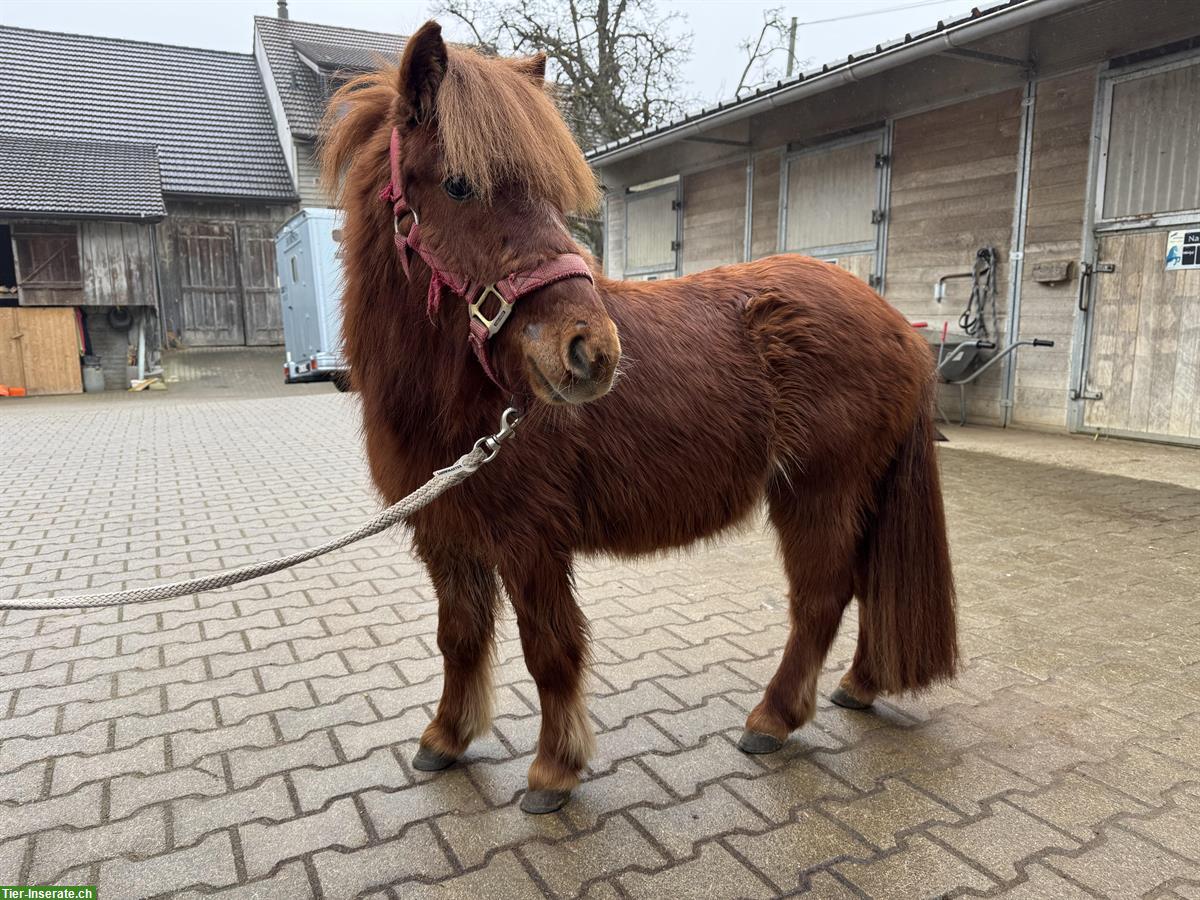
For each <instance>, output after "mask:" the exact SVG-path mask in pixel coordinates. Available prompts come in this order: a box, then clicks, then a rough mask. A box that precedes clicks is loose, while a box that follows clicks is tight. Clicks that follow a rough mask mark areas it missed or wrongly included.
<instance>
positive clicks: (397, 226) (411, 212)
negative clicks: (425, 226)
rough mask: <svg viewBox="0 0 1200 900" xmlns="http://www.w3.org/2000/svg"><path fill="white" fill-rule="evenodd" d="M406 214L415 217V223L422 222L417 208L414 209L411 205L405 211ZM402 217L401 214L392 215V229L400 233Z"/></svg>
mask: <svg viewBox="0 0 1200 900" xmlns="http://www.w3.org/2000/svg"><path fill="white" fill-rule="evenodd" d="M404 214H405V215H406V216H412V217H413V224H414V225H420V224H421V217H420V216H418V215H417V211H416V210H415V209H413V208H412V207H411V206H410V207H409V208H408V209H406V210H405V211H404ZM400 218H401V217H400V216H392V231H394V232H395V233H396V234H399V233H400Z"/></svg>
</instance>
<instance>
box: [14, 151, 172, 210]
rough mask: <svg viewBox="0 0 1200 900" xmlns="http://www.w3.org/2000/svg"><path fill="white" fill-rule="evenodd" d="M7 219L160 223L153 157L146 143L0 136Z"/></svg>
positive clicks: (158, 185) (159, 191)
mask: <svg viewBox="0 0 1200 900" xmlns="http://www.w3.org/2000/svg"><path fill="white" fill-rule="evenodd" d="M31 172H36V173H37V177H36V178H30V173H31ZM9 214H16V215H22V214H23V215H35V216H45V215H63V216H68V217H81V218H82V217H88V218H93V217H94V218H106V219H107V218H115V219H126V218H128V219H161V218H162V217H163V216H165V215H166V214H167V210H166V207H165V206H164V204H163V196H162V181H161V179H160V178H159V170H158V155H157V153H156V152H155V149H154V147H153V146H152V145H150V144H118V143H111V142H101V141H78V140H55V139H52V138H50V139H48V138H35V137H30V136H28V135H14V134H0V215H9Z"/></svg>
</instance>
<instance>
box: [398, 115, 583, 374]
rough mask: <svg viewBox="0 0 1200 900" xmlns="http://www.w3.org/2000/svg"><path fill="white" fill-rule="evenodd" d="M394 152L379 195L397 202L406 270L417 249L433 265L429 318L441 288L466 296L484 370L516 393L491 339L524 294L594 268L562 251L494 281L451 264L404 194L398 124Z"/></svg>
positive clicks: (474, 346) (427, 308)
mask: <svg viewBox="0 0 1200 900" xmlns="http://www.w3.org/2000/svg"><path fill="white" fill-rule="evenodd" d="M389 156H390V160H391V179H390V181H389V182H388V183H387V184H386V185H384V187H383V189H382V190H381V191H380V192H379V199H380V200H381V201H382V202H386V203H391V204H392V214H393V216H394V218H393V220H392V221H393V226H394V228H395V241H396V250H397V251H398V252H399V254H400V267H401V268H402V269H403V270H404V276H405V277H406V278H408V279H409V280H410V281H411V280H412V272H411V265H412V254H413V253H416V254H417V255H418V256H420V257H421V259H422V260H423V261H424V263H425V265H426V266H428V267H429V272H430V275H429V292H428V294H427V295H426V298H425V314H426V315H427V316H429V320H430V321H433V319H434V316H436V315H437V311H438V308H439V307H440V305H441V302H442V294H443V292H444V291H445V290H446V289H449V290H450V292H451V293H453V294H457V295H458V296H459V297H462V298H463V299H464V300H466V302H467V310H468V315H469V318H470V331H469V333H468V335H467V339H468V341H469V343H470V345H471V349H472V351H474V353H475V358H476V359H477V360H479V365H480V366H481V367H482V368H483V371H484V373H485V374H486V375H487V377H488V378H489V379H491V381H492V383H493V384H494V385H496V387H498V388H500V390H501V391H504V392H505V393H509V394H510V393H512V392H511V391H509V389H508V388H507V387H505V385H504V384H503V383H502V382H501V381H500V378H499V376H497V374H496V370H495V368H494V367H493V365H492V361H491V353H490V352H489V344H488V341H490V340H491V339H492V338H493V337H495V336H496V334H497V332H499V331H500V328H501V326H503V325H504V323H505V321H507V319H508V317H509V315H510V314H511V313H512V308H513V306H514V305H515V304H516V302H517V301H518V300H520V299H521V298H522V297H524V296H526V295H528V294H532V293H533V292H534V291H538V290H541V289H542V288H544V287H546V286H547V285H551V284H554V283H556V282H559V281H565V280H566V279H568V278H586V279H587V280H588V281H589V282H590V281H592V270H591V269H590V268H589V267H588V264H587V263H586V262H585V261H584V259H583V257H581V256H580V255H579V254H577V253H563V254H560V255H558V256H554V257H551V258H550V259H548V260H546V261H544V262H542V263H539V264H538V265H536V266H534V267H533V268H532V269H524V270H522V271H519V272H513V273H511V274H509V275H508V276H507V277H505V278H501V279H500V280H499V281H496V282H493V283H492V284H484V283H482V282H476V281H473V280H472V279H469V278H466V277H464V276H463V275H461V274H459V273H457V272H454V271H452V270H450V269H449V268H447V266H446V265H445V264H444V263H443V262H442V261H441V259H439V258H438V256H437V254H435V253H434V252H433V251H432V250H430V249H429V248H428V247H426V246H425V243H424V241H423V240H422V239H421V220H420V217H419V216H418V215H417V211H416V210H415V209H413V208H412V206H410V205H409V203H408V201H407V200H406V199H405V197H404V182H403V179H402V177H401V174H400V132H399V130H398V129H395V128H393V129H392V139H391V148H390V153H389ZM405 216H411V217H412V224H411V225H410V226H409V229H408V233H407V234H406V233H404V232H402V231H401V230H400V220H401V219H403V218H404V217H405ZM489 308H490V309H491V311H490V312H489V311H488V310H489Z"/></svg>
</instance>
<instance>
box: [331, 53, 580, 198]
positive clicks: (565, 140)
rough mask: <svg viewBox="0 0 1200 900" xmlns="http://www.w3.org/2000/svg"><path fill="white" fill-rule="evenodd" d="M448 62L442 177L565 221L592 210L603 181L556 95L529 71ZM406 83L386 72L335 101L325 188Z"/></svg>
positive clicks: (441, 104)
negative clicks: (506, 194) (512, 195)
mask: <svg viewBox="0 0 1200 900" xmlns="http://www.w3.org/2000/svg"><path fill="white" fill-rule="evenodd" d="M446 53H447V66H446V74H445V77H444V78H443V80H442V83H441V86H440V88H439V89H438V93H437V98H436V101H435V115H436V118H437V132H438V137H439V140H440V142H441V151H442V158H443V160H444V163H445V172H444V173H443V174H444V175H445V177H451V176H462V177H464V178H466V179H467V181H469V182H470V183H471V186H472V187H473V188H474V190H475V192H476V194H477V195H478V196H479V197H480V198H481V199H482V200H484V202H487V201H489V200H490V199H491V198H492V197H493V196H495V194H496V192H497V191H498V190H499V189H500V188H501V187H502V186H503V185H506V184H511V185H516V186H517V187H518V188H520V189H522V190H524V191H526V192H527V193H528V194H529V195H531V196H533V197H536V198H539V199H542V200H545V201H548V202H550V203H552V204H554V205H555V206H556V207H558V208H559V209H561V210H562V211H564V212H589V211H591V210H594V209H595V208H596V206H597V205H598V203H599V189H598V187H597V185H596V177H595V175H594V174H593V173H592V170H591V168H590V167H589V166H588V164H587V161H586V160H585V159H584V158H583V154H582V153H581V152H580V150H579V147H578V146H576V144H575V140H574V138H573V137H572V136H571V132H570V131H569V130H568V128H567V126H566V123H565V122H564V121H563V118H562V115H561V114H560V113H559V111H558V108H557V107H556V106H555V104H554V101H553V99H552V98H551V95H550V92H549V88H548V87H547V86H546V84H545V83H544V82H543V83H540V84H539V83H538V82H536V81H535V80H534V79H533V78H531V77H530V75H529V74H528V71H527V67H528V62H527V61H524V60H519V59H503V58H499V57H489V56H483V55H482V54H480V53H477V52H475V51H474V50H469V49H465V48H460V47H454V46H449V47H447V48H446ZM399 83H400V76H399V69H398V67H397V66H387V67H384V68H382V69H380V70H379V71H378V72H373V73H371V74H368V75H363V76H360V77H359V78H355V79H354V80H352V81H350V82H348V83H347V84H345V85H343V86H342V87H341V88H340V89H339V90H338V92H337V93H336V94H335V95H334V97H333V100H332V101H331V103H330V104H329V111H328V113H327V116H326V123H325V127H324V129H323V140H322V168H323V170H324V176H325V181H326V184H328V185H330V186H336V185H337V184H338V183H339V181H340V176H341V175H342V173H344V172H345V170H346V168H347V167H348V166H349V165H350V164H351V163H352V162H353V160H354V157H355V155H356V153H357V151H358V150H359V149H361V148H362V147H363V146H364V145H365V144H367V143H368V142H369V141H370V140H371V138H372V137H373V136H374V135H375V133H376V132H377V131H378V129H379V125H380V124H381V122H382V120H383V119H384V118H385V117H386V116H388V115H390V114H391V113H392V111H393V109H394V108H395V102H396V100H397V98H398V95H399ZM343 187H345V185H343ZM339 199H343V198H339ZM344 199H348V198H344ZM340 205H344V204H340Z"/></svg>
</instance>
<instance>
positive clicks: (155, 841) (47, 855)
mask: <svg viewBox="0 0 1200 900" xmlns="http://www.w3.org/2000/svg"><path fill="white" fill-rule="evenodd" d="M166 827H167V825H166V817H165V815H164V812H163V810H162V809H148V810H144V811H143V812H140V813H138V814H137V815H134V816H131V817H129V818H127V819H120V820H118V821H116V822H109V823H107V824H105V825H98V826H96V827H94V828H88V829H86V830H79V831H77V830H69V831H68V830H63V829H57V830H54V831H45V832H42V833H40V834H38V835H37V836H36V837H35V838H34V844H33V868H32V869H31V870H30V872H29V879H30V884H47V883H50V882H51V881H53V879H54V878H56V877H57V876H58V875H59V874H60V873H61V872H63V871H64V870H66V869H73V868H75V867H77V866H81V865H84V864H87V863H92V862H99V861H100V860H105V859H112V858H113V857H118V856H124V855H126V854H133V853H137V854H145V855H149V854H154V853H162V852H163V851H164V850H166V849H167V832H166ZM76 883H77V882H76Z"/></svg>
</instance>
